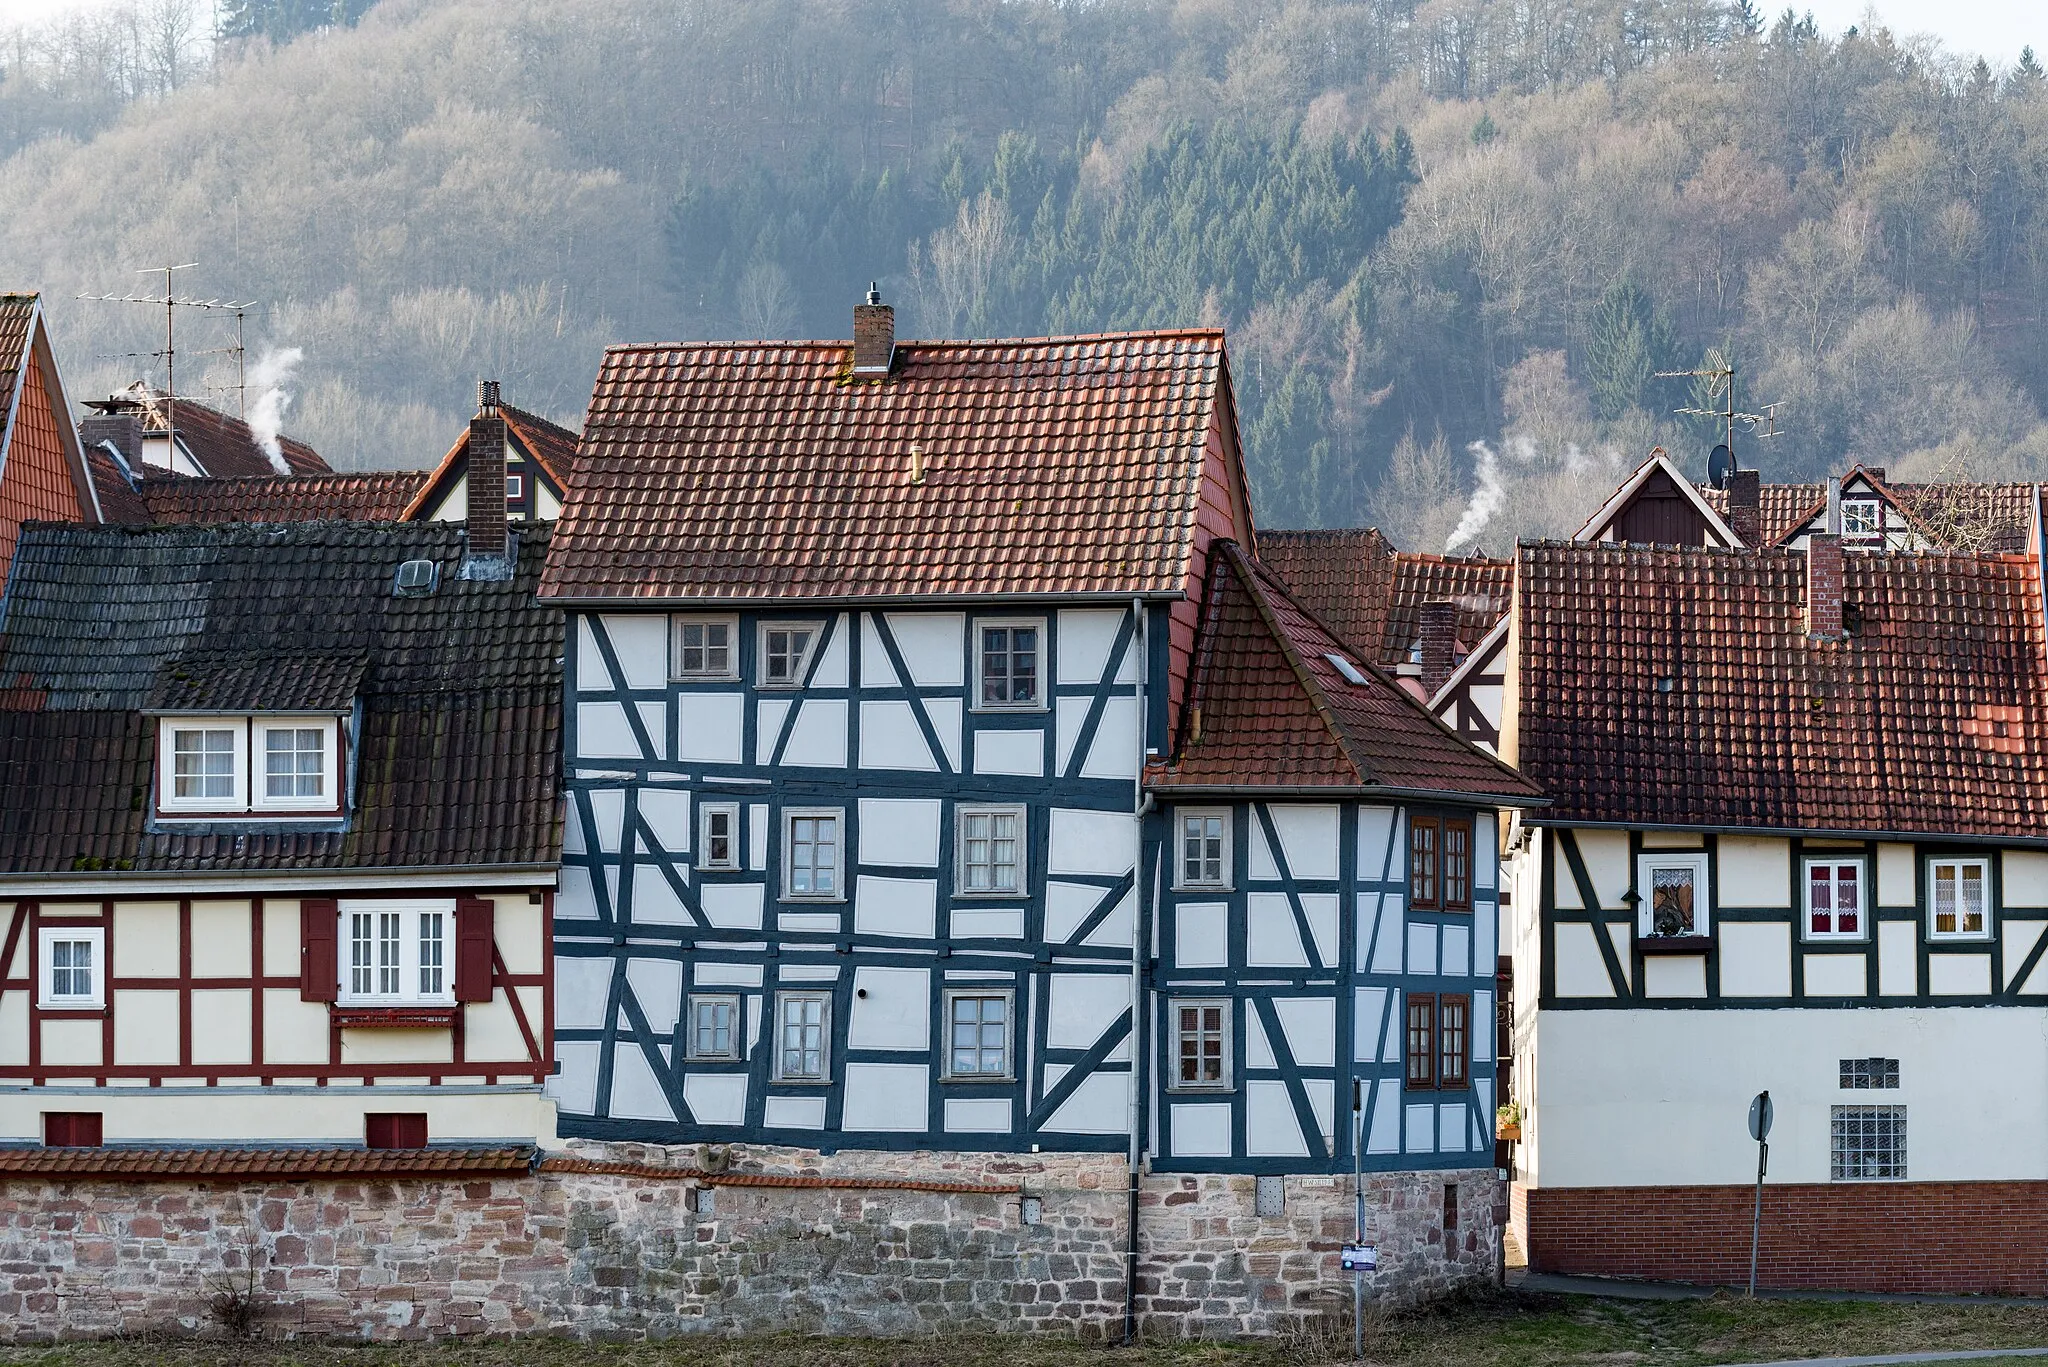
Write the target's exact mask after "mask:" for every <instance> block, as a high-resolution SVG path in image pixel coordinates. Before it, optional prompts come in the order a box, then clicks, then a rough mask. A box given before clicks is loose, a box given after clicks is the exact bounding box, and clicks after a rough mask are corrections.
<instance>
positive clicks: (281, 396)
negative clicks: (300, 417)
mask: <svg viewBox="0 0 2048 1367" xmlns="http://www.w3.org/2000/svg"><path fill="white" fill-rule="evenodd" d="M305 359H306V353H305V350H304V349H303V348H300V347H295V346H288V347H266V348H265V349H264V352H263V354H262V355H261V356H259V357H258V358H257V359H256V364H254V365H252V366H250V367H249V375H248V385H249V388H251V389H254V390H256V391H258V393H257V395H256V402H254V403H252V404H250V405H249V416H248V419H247V421H248V423H249V431H250V432H251V433H252V434H253V435H254V436H255V438H256V444H257V445H258V446H261V447H262V448H263V454H264V455H265V456H267V457H269V458H270V467H271V468H272V469H273V470H275V471H277V472H278V473H279V474H280V475H289V474H290V473H291V472H292V467H291V466H290V465H289V464H287V463H286V461H285V458H284V451H283V449H282V448H280V447H279V446H278V444H277V434H278V430H279V429H280V428H282V427H283V426H284V411H285V409H287V408H289V407H291V403H292V396H291V394H290V393H289V392H287V391H286V389H285V386H286V385H287V384H289V383H291V378H292V372H293V371H295V370H297V369H298V368H299V362H301V361H303V360H305Z"/></svg>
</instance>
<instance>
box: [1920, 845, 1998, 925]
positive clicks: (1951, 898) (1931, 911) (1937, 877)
mask: <svg viewBox="0 0 2048 1367" xmlns="http://www.w3.org/2000/svg"><path fill="white" fill-rule="evenodd" d="M1990 906H1991V864H1990V861H1989V860H1986V859H1930V860H1928V861H1927V935H1928V938H1929V939H1933V940H1987V939H1989V938H1991V910H1990Z"/></svg>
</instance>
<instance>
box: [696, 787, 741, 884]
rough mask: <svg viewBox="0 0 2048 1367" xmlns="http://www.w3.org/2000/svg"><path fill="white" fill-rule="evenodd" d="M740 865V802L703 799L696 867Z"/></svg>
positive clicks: (709, 867) (698, 824)
mask: <svg viewBox="0 0 2048 1367" xmlns="http://www.w3.org/2000/svg"><path fill="white" fill-rule="evenodd" d="M739 866H740V804H739V803H737V802H703V803H699V804H698V806H697V867H698V868H700V869H707V870H712V871H716V870H720V869H724V870H728V871H729V870H733V869H737V868H738V867H739Z"/></svg>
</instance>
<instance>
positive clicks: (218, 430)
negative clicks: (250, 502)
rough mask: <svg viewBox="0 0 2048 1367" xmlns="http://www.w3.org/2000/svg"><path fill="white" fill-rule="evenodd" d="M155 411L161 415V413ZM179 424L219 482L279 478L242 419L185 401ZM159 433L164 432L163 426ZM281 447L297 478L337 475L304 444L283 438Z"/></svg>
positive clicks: (181, 433) (201, 463)
mask: <svg viewBox="0 0 2048 1367" xmlns="http://www.w3.org/2000/svg"><path fill="white" fill-rule="evenodd" d="M161 402H162V400H161V396H157V403H158V404H159V405H160V404H161ZM153 411H156V412H158V413H159V414H160V412H161V409H160V407H159V408H155V409H153ZM177 421H178V435H179V436H180V437H182V438H183V439H184V442H185V446H186V449H188V450H190V451H191V452H192V456H193V458H194V459H195V460H197V461H198V462H199V466H200V468H201V469H203V470H205V471H206V473H207V474H209V475H211V476H213V477H214V478H215V479H233V478H235V477H237V476H246V475H259V476H262V475H268V476H274V475H276V474H277V467H276V466H274V465H272V464H271V463H270V457H269V456H267V455H265V454H264V452H263V448H262V447H261V446H259V445H257V444H256V434H255V433H254V432H252V431H250V430H249V424H247V423H246V422H243V421H242V420H241V419H240V418H237V417H234V416H232V415H230V414H227V413H223V412H221V411H220V410H219V409H217V408H211V407H209V406H207V405H206V404H203V403H199V402H196V401H194V400H192V399H187V398H182V397H181V398H180V399H179V400H178V415H177ZM151 425H152V426H158V424H151ZM158 430H161V427H160V426H158ZM277 446H278V454H280V455H281V456H283V457H284V463H285V464H286V465H288V466H290V467H291V471H292V473H293V474H295V475H327V474H332V473H334V471H333V469H332V467H330V466H329V465H328V464H327V462H326V461H325V460H322V459H321V458H320V453H319V452H318V451H315V450H314V449H313V448H312V447H310V446H308V445H306V443H304V442H302V441H297V440H294V439H293V438H291V437H287V436H283V435H280V436H279V437H278V439H277Z"/></svg>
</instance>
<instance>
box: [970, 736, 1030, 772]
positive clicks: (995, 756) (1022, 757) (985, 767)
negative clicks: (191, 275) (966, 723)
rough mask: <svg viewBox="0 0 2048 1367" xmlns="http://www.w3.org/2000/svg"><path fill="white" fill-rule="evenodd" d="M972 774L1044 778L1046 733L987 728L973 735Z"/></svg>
mask: <svg viewBox="0 0 2048 1367" xmlns="http://www.w3.org/2000/svg"><path fill="white" fill-rule="evenodd" d="M974 772H975V773H977V774H1014V775H1017V776H1019V777H1023V778H1042V777H1043V776H1044V775H1045V732H1044V731H1042V730H1039V729H1036V728H1033V729H1031V730H1028V731H1019V730H1014V729H1009V728H1004V729H1001V730H996V729H992V728H987V727H984V728H982V729H981V730H978V731H976V732H975V733H974Z"/></svg>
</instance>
